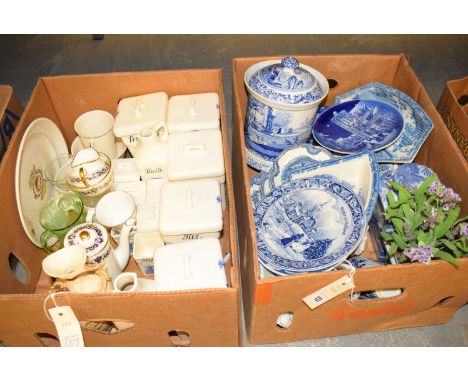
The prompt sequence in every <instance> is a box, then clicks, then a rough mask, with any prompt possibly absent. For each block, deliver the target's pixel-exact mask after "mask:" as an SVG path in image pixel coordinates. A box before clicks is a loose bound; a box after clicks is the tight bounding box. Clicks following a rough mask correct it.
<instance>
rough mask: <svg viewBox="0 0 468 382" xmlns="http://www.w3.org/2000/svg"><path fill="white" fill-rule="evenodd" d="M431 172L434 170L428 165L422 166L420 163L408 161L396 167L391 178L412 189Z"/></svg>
mask: <svg viewBox="0 0 468 382" xmlns="http://www.w3.org/2000/svg"><path fill="white" fill-rule="evenodd" d="M432 174H434V171H432V170H431V169H430V168H429V167H426V166H423V165H422V164H417V163H409V164H404V165H401V166H399V167H398V168H397V169H396V171H395V175H394V177H393V180H394V181H395V182H397V183H400V184H403V185H404V186H406V187H407V188H409V189H411V190H414V189H415V188H417V187H419V186H420V185H421V184H422V182H424V180H426V178H428V177H430V176H431V175H432Z"/></svg>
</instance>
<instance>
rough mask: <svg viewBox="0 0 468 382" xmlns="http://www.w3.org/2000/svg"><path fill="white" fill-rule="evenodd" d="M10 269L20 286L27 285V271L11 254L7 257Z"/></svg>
mask: <svg viewBox="0 0 468 382" xmlns="http://www.w3.org/2000/svg"><path fill="white" fill-rule="evenodd" d="M8 264H9V265H10V269H11V271H12V272H13V274H14V275H15V277H16V278H17V279H18V281H19V282H20V283H21V284H27V283H28V270H27V268H26V267H25V266H24V264H23V263H22V262H21V260H19V259H18V258H17V257H16V255H15V254H14V253H13V252H10V255H9V256H8Z"/></svg>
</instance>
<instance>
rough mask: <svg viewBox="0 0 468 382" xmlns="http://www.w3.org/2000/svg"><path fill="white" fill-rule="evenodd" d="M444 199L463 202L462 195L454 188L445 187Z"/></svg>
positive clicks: (444, 200)
mask: <svg viewBox="0 0 468 382" xmlns="http://www.w3.org/2000/svg"><path fill="white" fill-rule="evenodd" d="M442 201H443V202H444V203H457V202H461V198H460V195H458V194H457V193H456V192H455V191H453V189H452V188H449V187H447V188H445V190H444V195H443V199H442Z"/></svg>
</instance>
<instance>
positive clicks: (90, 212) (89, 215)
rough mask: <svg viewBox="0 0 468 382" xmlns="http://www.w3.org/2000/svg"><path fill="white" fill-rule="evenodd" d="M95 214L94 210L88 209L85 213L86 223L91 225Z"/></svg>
mask: <svg viewBox="0 0 468 382" xmlns="http://www.w3.org/2000/svg"><path fill="white" fill-rule="evenodd" d="M95 213H96V208H88V212H87V213H86V223H92V222H93V217H94V214H95Z"/></svg>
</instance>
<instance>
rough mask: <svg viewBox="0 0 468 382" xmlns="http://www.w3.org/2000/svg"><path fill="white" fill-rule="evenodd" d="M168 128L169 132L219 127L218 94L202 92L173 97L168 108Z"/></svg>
mask: <svg viewBox="0 0 468 382" xmlns="http://www.w3.org/2000/svg"><path fill="white" fill-rule="evenodd" d="M167 129H168V132H169V134H172V133H178V132H184V131H193V130H206V129H219V96H218V94H217V93H201V94H189V95H178V96H174V97H171V98H170V99H169V106H168V110H167Z"/></svg>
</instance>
